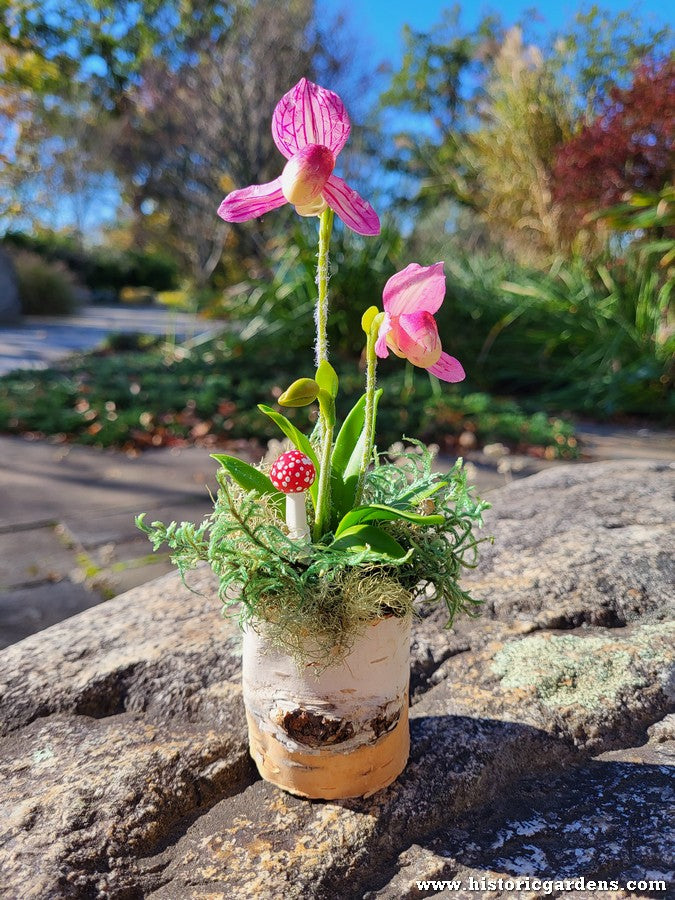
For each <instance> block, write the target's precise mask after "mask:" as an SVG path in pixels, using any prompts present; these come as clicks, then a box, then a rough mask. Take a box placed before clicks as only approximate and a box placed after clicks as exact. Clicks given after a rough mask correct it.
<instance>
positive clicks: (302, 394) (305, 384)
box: [277, 378, 319, 406]
mask: <svg viewBox="0 0 675 900" xmlns="http://www.w3.org/2000/svg"><path fill="white" fill-rule="evenodd" d="M318 396H319V385H318V384H317V383H316V381H314V379H313V378H298V380H297V381H294V382H293V384H292V385H291V386H290V387H289V388H288V389H287V390H285V391H284V392H283V394H282V395H281V397H279V400H278V401H277V402H278V403H279V406H309V404H310V403H314V401H315V400H316V398H317V397H318Z"/></svg>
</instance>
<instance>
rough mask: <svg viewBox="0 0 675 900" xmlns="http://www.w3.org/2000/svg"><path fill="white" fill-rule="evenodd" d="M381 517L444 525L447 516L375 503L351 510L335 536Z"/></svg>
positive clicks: (385, 519)
mask: <svg viewBox="0 0 675 900" xmlns="http://www.w3.org/2000/svg"><path fill="white" fill-rule="evenodd" d="M376 519H380V520H384V521H391V520H392V519H405V520H406V522H412V523H413V524H415V525H442V524H443V522H444V521H445V518H444V517H443V516H441V515H439V514H437V513H436V514H432V515H428V516H423V515H421V514H420V513H416V512H413V511H412V510H405V509H396V508H395V507H393V506H384V505H383V504H381V503H373V504H372V505H371V506H357V507H356V509H352V510H350V511H349V512H348V513H347V514H346V515H345V516H344V517H343V519H342V521H341V522H340V524H339V525H338V527H337V530H336V532H335V537H336V538H338V537H340V535H342V534H344V533H345V532H346V531H349V529H350V528H353V526H354V525H360V524H361V523H362V522H371V521H373V520H376Z"/></svg>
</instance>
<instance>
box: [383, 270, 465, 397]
mask: <svg viewBox="0 0 675 900" xmlns="http://www.w3.org/2000/svg"><path fill="white" fill-rule="evenodd" d="M444 298H445V273H444V272H443V263H442V262H439V263H436V264H435V265H433V266H418V265H417V263H411V264H410V265H409V266H407V268H405V269H403V271H402V272H397V273H396V275H392V277H391V278H390V279H389V281H388V282H387V283H386V284H385V286H384V292H383V294H382V300H383V303H384V318H383V320H382V324H381V325H380V329H379V331H378V335H377V342H376V344H375V352H376V353H377V355H378V356H379V357H381V358H382V359H384V358H385V357H387V356H389V350H393V352H394V353H395V354H396V355H397V356H401V357H404V358H405V359H407V360H409V361H410V362H411V363H412V364H413V365H414V366H419V367H420V368H422V369H427V371H429V372H431V374H432V375H435V376H436V377H437V378H440V379H441V380H442V381H453V382H454V381H462V380H463V379H464V378H465V373H464V369H463V368H462V364H461V363H460V362H459V360H456V359H455V358H454V356H449V355H448V354H447V353H443V351H442V350H441V340H440V338H439V336H438V328H437V326H436V320H435V319H434V315H433V314H434V313H435V312H438V310H439V309H440V306H441V304H442V303H443V299H444Z"/></svg>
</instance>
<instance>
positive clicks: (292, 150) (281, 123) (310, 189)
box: [218, 78, 380, 234]
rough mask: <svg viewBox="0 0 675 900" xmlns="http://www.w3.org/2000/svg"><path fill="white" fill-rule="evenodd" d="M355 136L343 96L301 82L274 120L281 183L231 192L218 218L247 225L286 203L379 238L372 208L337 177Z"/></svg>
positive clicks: (303, 213) (304, 213)
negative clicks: (329, 213) (330, 215)
mask: <svg viewBox="0 0 675 900" xmlns="http://www.w3.org/2000/svg"><path fill="white" fill-rule="evenodd" d="M350 130H351V125H350V124H349V117H348V115H347V112H346V110H345V108H344V104H343V103H342V100H340V98H339V97H338V95H337V94H334V93H333V92H332V91H328V90H326V89H325V88H322V87H319V85H318V84H314V83H313V82H311V81H308V80H307V79H306V78H302V79H301V80H300V81H299V82H298V83H297V84H296V85H295V87H294V88H292V89H291V90H290V91H289V92H288V93H287V94H284V96H283V97H282V98H281V100H280V101H279V103H277V106H276V109H275V110H274V115H273V116H272V137H273V138H274V143H275V144H276V145H277V147H278V148H279V150H280V152H281V153H283V155H284V156H285V157H286V159H287V160H288V162H287V163H286V166H285V167H284V170H283V172H282V173H281V175H280V177H279V178H275V179H274V181H269V182H267V184H254V185H251V187H247V188H241V189H240V190H237V191H232V193H231V194H228V195H227V197H226V198H225V199H224V200H223V202H222V203H221V204H220V208H219V209H218V215H219V216H220V217H221V218H222V219H225V221H226V222H245V221H247V220H248V219H255V218H257V217H258V216H262V215H263V214H264V213H266V212H269V211H270V210H272V209H276V208H277V207H279V206H283V205H284V203H291V204H292V205H293V206H294V207H295V209H296V212H298V213H299V214H300V215H301V216H318V215H321V213H322V212H323V211H324V210H325V209H326V208H327V207H330V208H331V209H332V210H334V211H335V212H336V213H337V214H338V216H339V217H340V218H341V219H342V221H343V222H344V223H345V225H347V226H348V227H349V228H351V229H352V231H355V232H356V233H357V234H379V232H380V220H379V218H378V216H377V213H376V212H375V210H374V209H373V208H372V206H371V205H370V203H367V202H366V201H365V200H364V199H363V198H362V197H360V196H359V195H358V194H357V192H356V191H355V190H353V188H351V187H349V185H348V184H347V183H346V182H345V181H343V179H342V178H338V176H337V175H333V169H334V168H335V161H336V159H337V156H338V154H339V152H340V150H342V148H343V147H344V145H345V144H346V143H347V138H348V137H349V132H350Z"/></svg>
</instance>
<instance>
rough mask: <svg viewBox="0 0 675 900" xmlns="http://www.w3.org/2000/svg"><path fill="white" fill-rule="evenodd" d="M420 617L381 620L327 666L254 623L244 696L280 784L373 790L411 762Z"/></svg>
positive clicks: (252, 732)
mask: <svg viewBox="0 0 675 900" xmlns="http://www.w3.org/2000/svg"><path fill="white" fill-rule="evenodd" d="M409 677H410V618H405V619H397V618H395V617H394V616H391V617H388V618H385V619H378V620H377V621H376V622H374V623H373V624H371V625H369V626H367V627H366V629H365V631H364V632H363V633H362V634H361V635H359V637H358V638H357V639H356V641H355V643H354V646H353V648H352V649H351V650H350V652H349V653H348V655H347V656H345V657H344V658H343V659H341V660H340V661H339V662H337V663H336V664H335V665H332V666H329V667H328V668H324V669H323V670H321V671H319V672H318V674H317V666H316V664H312V663H310V664H308V665H301V666H300V667H298V664H297V663H296V662H295V660H293V659H292V658H291V657H290V656H288V655H286V654H285V653H283V652H281V651H279V650H278V649H276V648H273V647H270V646H269V645H268V644H267V642H266V641H265V637H264V625H263V626H261V628H260V629H259V631H255V630H253V629H252V628H248V629H246V630H245V632H244V645H243V672H242V678H243V694H244V703H245V706H246V718H247V721H248V733H249V744H250V749H251V755H252V756H253V759H254V761H255V763H256V765H257V767H258V771H259V772H260V774H261V776H262V777H263V778H264V779H265V780H266V781H270V782H271V783H272V784H276V785H277V786H279V787H281V788H284V789H285V790H287V791H289V792H291V793H293V794H298V795H299V796H301V797H309V798H312V799H324V800H336V799H347V798H350V797H367V796H369V795H370V794H373V793H375V791H379V790H380V789H381V788H384V787H386V786H387V785H389V784H391V783H392V781H394V780H395V779H396V778H397V777H398V776H399V775H400V774H401V772H402V771H403V769H404V768H405V765H406V762H407V761H408V753H409V750H410V736H409V728H408V683H409Z"/></svg>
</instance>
